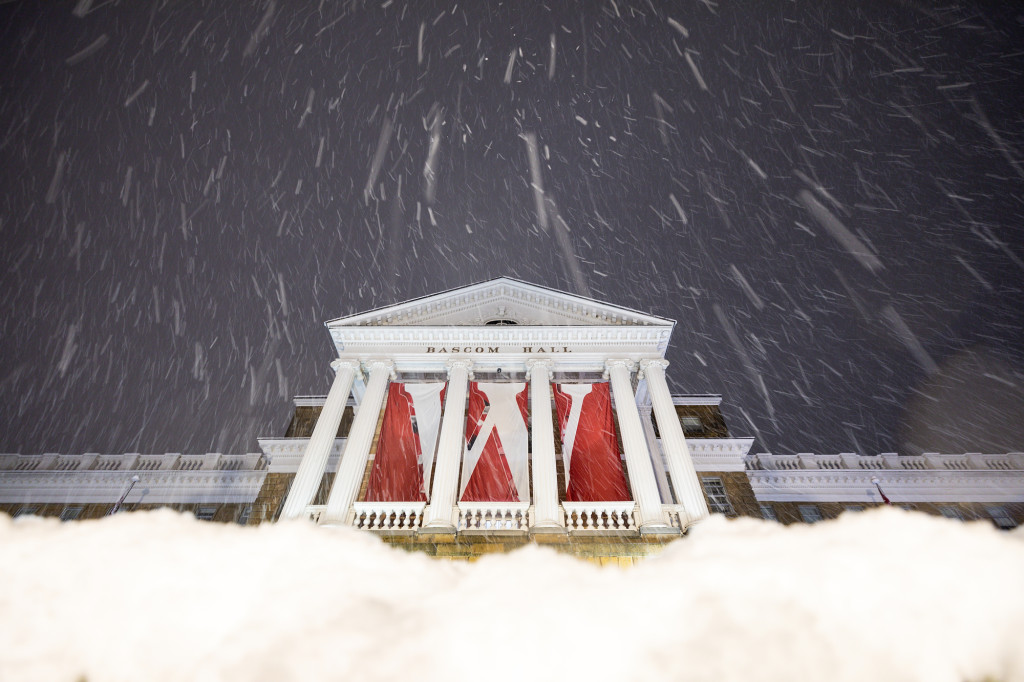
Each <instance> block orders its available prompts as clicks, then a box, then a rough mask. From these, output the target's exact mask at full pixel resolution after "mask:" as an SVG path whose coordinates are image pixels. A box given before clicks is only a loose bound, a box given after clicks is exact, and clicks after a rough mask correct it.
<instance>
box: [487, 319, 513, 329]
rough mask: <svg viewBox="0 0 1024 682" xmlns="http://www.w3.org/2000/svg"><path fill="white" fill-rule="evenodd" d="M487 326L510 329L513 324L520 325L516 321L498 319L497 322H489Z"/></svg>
mask: <svg viewBox="0 0 1024 682" xmlns="http://www.w3.org/2000/svg"><path fill="white" fill-rule="evenodd" d="M485 324H491V325H494V326H496V327H509V326H511V325H513V324H519V323H518V322H516V321H515V320H506V319H497V320H487V322H486V323H485Z"/></svg>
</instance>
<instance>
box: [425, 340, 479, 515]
mask: <svg viewBox="0 0 1024 682" xmlns="http://www.w3.org/2000/svg"><path fill="white" fill-rule="evenodd" d="M472 366H473V363H472V361H471V360H468V359H463V358H456V359H453V360H449V361H448V388H447V389H445V395H444V415H443V416H442V417H441V433H440V434H439V435H438V437H437V456H436V458H435V461H436V463H435V464H434V481H433V483H432V484H431V491H430V504H429V505H428V506H427V508H426V509H425V510H424V511H423V528H424V530H427V531H433V532H437V533H454V532H455V526H454V525H453V524H452V511H453V510H454V507H455V493H456V491H457V490H458V488H459V466H460V465H461V464H462V451H463V449H464V447H463V446H464V445H465V439H466V435H465V431H466V396H467V395H468V393H469V379H470V372H469V370H470V368H471V367H472Z"/></svg>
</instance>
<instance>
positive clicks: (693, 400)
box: [672, 394, 722, 407]
mask: <svg viewBox="0 0 1024 682" xmlns="http://www.w3.org/2000/svg"><path fill="white" fill-rule="evenodd" d="M672 404H673V405H675V406H677V407H680V406H684V405H721V404H722V396H720V395H707V394H702V395H674V396H672Z"/></svg>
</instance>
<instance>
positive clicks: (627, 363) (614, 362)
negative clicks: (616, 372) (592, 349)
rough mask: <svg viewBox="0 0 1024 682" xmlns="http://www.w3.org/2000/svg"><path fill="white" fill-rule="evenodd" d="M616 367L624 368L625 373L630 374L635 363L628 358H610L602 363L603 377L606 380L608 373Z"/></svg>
mask: <svg viewBox="0 0 1024 682" xmlns="http://www.w3.org/2000/svg"><path fill="white" fill-rule="evenodd" d="M617 367H622V368H624V369H625V370H626V371H627V372H632V371H633V368H634V367H636V363H635V362H633V361H632V360H630V359H629V358H612V359H610V360H605V362H604V376H605V378H606V379H607V378H608V373H609V372H611V371H612V370H613V369H615V368H617Z"/></svg>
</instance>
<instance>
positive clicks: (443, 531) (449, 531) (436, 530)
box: [416, 524, 456, 540]
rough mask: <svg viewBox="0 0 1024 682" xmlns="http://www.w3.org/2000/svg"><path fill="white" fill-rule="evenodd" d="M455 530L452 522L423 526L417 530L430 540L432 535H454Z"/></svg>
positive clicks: (417, 533)
mask: <svg viewBox="0 0 1024 682" xmlns="http://www.w3.org/2000/svg"><path fill="white" fill-rule="evenodd" d="M455 531H456V528H455V526H453V525H451V524H437V525H434V526H423V527H422V528H420V529H419V530H418V531H416V535H417V536H419V537H421V538H423V539H425V540H429V539H430V536H431V535H447V536H452V535H455Z"/></svg>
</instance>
